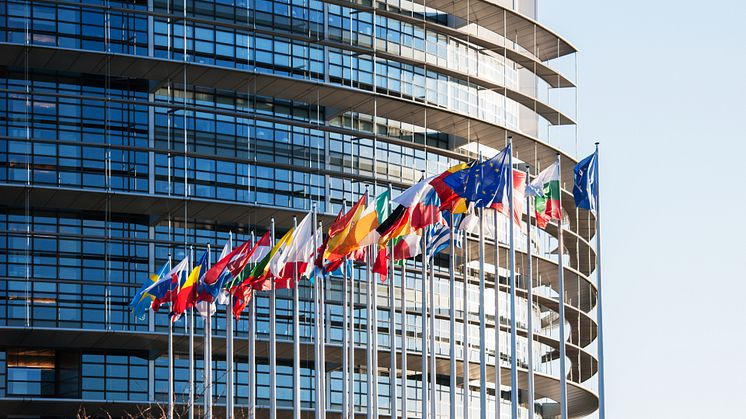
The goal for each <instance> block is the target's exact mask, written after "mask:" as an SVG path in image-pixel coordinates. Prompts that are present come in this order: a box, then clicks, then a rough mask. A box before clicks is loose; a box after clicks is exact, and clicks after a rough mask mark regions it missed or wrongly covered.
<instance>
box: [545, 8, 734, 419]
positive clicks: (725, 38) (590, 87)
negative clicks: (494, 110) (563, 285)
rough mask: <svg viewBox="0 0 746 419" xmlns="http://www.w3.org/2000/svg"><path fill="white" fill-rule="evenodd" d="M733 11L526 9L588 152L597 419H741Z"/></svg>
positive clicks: (584, 150) (583, 151) (721, 9)
mask: <svg viewBox="0 0 746 419" xmlns="http://www.w3.org/2000/svg"><path fill="white" fill-rule="evenodd" d="M744 19H746V2H743V1H721V2H703V1H698V2H695V1H670V0H666V1H640V0H633V1H623V2H622V1H590V0H540V1H539V21H541V22H544V23H546V24H548V25H549V26H550V27H551V28H553V29H555V30H556V31H557V32H559V33H560V34H563V35H564V36H566V37H567V38H568V39H569V40H570V41H571V42H572V43H574V44H575V45H576V46H577V47H578V48H579V50H580V56H579V62H580V65H579V68H580V90H579V94H580V108H579V120H580V150H581V154H586V152H590V151H591V149H592V145H593V142H594V141H595V140H596V139H598V140H600V141H601V146H602V153H603V154H602V157H601V164H602V168H601V188H602V191H601V194H602V217H603V221H604V224H603V229H604V231H603V234H604V243H603V245H604V246H605V247H604V249H603V251H604V260H603V263H604V275H605V281H604V284H605V285H604V287H605V288H604V304H605V307H604V308H605V310H604V312H605V322H606V323H605V330H606V332H605V333H606V334H605V338H606V361H607V362H606V368H607V371H606V374H607V377H606V378H607V380H606V382H607V416H608V418H610V419H628V418H635V419H642V418H676V419H682V418H726V417H728V418H746V413H745V411H744V406H743V400H744V397H746V378H745V377H746V321H745V319H746V245H745V244H744V243H746V241H745V240H746V227H744V219H745V218H746V216H745V215H744V214H743V211H746V198H744V195H745V194H744V191H743V189H742V188H743V185H744V183H746V182H745V181H744V175H743V174H742V173H744V171H743V170H741V169H740V168H741V167H743V166H744V162H746V128H745V126H744V125H745V122H746V105H744V104H745V103H746V102H745V100H746V23H744Z"/></svg>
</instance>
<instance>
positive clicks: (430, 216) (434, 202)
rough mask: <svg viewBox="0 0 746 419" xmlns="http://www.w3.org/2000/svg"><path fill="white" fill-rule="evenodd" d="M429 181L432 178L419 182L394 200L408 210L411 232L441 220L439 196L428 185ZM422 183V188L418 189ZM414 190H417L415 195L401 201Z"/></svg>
mask: <svg viewBox="0 0 746 419" xmlns="http://www.w3.org/2000/svg"><path fill="white" fill-rule="evenodd" d="M430 180H432V178H430V179H425V180H422V181H420V183H418V184H417V185H414V186H413V187H411V188H409V189H407V190H406V191H404V192H403V193H402V194H401V195H400V196H399V197H397V198H396V199H394V202H396V203H398V204H400V205H402V206H405V207H407V208H408V209H409V212H410V214H409V225H410V229H411V230H419V229H421V228H423V227H427V226H429V225H432V224H435V223H437V222H438V221H440V220H441V219H442V218H441V213H440V206H441V201H440V196H438V192H437V191H436V190H435V188H433V186H432V185H431V184H430V183H429V181H430ZM423 183H424V186H422V187H419V188H418V186H419V185H420V184H423ZM415 188H416V189H417V190H416V191H415V193H413V194H411V195H410V196H407V197H406V198H404V199H403V197H405V196H406V195H407V194H408V192H409V191H410V190H412V189H415Z"/></svg>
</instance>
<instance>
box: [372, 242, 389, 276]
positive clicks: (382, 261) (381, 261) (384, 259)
mask: <svg viewBox="0 0 746 419" xmlns="http://www.w3.org/2000/svg"><path fill="white" fill-rule="evenodd" d="M388 266H389V254H388V251H386V248H385V247H379V248H378V254H377V255H376V261H375V262H373V269H372V270H373V273H374V274H378V275H379V276H380V277H381V282H385V281H386V276H388V273H389V269H388Z"/></svg>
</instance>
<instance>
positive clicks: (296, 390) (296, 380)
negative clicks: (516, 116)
mask: <svg viewBox="0 0 746 419" xmlns="http://www.w3.org/2000/svg"><path fill="white" fill-rule="evenodd" d="M297 229H298V218H297V217H296V216H295V215H293V231H297ZM299 279H300V278H298V262H293V281H295V284H294V285H295V286H294V287H293V419H300V414H301V410H300V331H299V328H300V314H299V309H298V305H299V304H300V295H299V294H300V288H299V286H300V281H299Z"/></svg>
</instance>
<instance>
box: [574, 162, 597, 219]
mask: <svg viewBox="0 0 746 419" xmlns="http://www.w3.org/2000/svg"><path fill="white" fill-rule="evenodd" d="M597 157H598V150H596V151H595V152H594V153H593V154H591V155H590V156H588V157H586V158H584V159H583V160H581V161H580V162H579V163H578V164H576V165H575V168H574V169H573V172H574V176H573V178H574V179H573V186H572V195H573V198H575V205H576V206H577V207H578V208H583V209H587V210H591V211H593V212H595V211H596V199H597V197H598V183H597V178H596V175H597V171H598V158H597Z"/></svg>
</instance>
